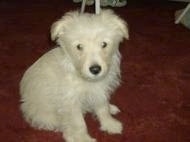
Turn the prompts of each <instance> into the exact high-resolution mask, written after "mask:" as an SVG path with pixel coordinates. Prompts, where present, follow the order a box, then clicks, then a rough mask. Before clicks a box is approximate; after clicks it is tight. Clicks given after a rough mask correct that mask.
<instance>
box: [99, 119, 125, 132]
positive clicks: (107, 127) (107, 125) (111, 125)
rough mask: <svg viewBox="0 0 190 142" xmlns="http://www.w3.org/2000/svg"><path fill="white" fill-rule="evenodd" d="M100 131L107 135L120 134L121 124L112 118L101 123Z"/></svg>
mask: <svg viewBox="0 0 190 142" xmlns="http://www.w3.org/2000/svg"><path fill="white" fill-rule="evenodd" d="M100 129H101V130H102V131H106V132H108V133H109V134H121V133H122V130H123V126H122V123H121V122H119V121H118V120H116V119H114V118H110V119H107V120H105V121H104V123H102V125H101V128H100Z"/></svg>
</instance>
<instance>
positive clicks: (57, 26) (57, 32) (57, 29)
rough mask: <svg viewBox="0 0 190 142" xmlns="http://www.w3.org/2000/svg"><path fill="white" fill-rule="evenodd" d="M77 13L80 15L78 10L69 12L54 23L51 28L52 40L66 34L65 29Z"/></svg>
mask: <svg viewBox="0 0 190 142" xmlns="http://www.w3.org/2000/svg"><path fill="white" fill-rule="evenodd" d="M77 15H79V12H78V11H71V12H68V13H66V14H65V15H64V16H63V17H62V18H61V19H59V20H58V21H56V22H55V23H53V24H52V26H51V30H50V33H51V39H52V41H56V40H57V39H58V38H59V37H60V36H61V35H63V34H64V29H65V28H66V27H67V25H69V23H70V22H71V21H72V20H73V19H74V18H75V17H77Z"/></svg>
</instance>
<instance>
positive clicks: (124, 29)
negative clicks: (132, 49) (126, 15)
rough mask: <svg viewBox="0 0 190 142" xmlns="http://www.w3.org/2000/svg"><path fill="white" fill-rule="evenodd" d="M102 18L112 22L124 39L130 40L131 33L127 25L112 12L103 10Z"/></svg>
mask: <svg viewBox="0 0 190 142" xmlns="http://www.w3.org/2000/svg"><path fill="white" fill-rule="evenodd" d="M101 16H102V18H103V19H106V20H110V21H109V22H111V23H112V24H114V27H115V28H116V29H117V30H119V31H120V34H121V36H122V37H123V38H125V39H129V31H128V25H127V23H126V22H125V21H124V20H123V19H121V18H120V17H119V16H117V15H116V14H115V13H114V12H113V11H112V10H109V9H108V10H102V12H101Z"/></svg>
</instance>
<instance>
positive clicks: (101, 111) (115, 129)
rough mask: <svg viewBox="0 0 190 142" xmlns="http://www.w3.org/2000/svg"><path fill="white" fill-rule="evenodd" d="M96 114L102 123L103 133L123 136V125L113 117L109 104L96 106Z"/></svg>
mask: <svg viewBox="0 0 190 142" xmlns="http://www.w3.org/2000/svg"><path fill="white" fill-rule="evenodd" d="M95 113H96V115H97V117H98V119H99V121H100V125H101V128H100V129H101V130H102V131H107V132H108V133H110V134H121V132H122V129H123V128H122V124H121V122H119V121H118V120H117V119H115V118H113V117H112V116H111V113H110V104H109V102H104V103H102V104H101V105H98V106H96V109H95Z"/></svg>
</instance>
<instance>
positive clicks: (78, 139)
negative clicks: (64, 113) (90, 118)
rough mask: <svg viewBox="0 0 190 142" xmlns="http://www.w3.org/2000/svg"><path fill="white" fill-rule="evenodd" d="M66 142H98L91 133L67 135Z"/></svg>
mask: <svg viewBox="0 0 190 142" xmlns="http://www.w3.org/2000/svg"><path fill="white" fill-rule="evenodd" d="M65 139H66V142H96V139H94V138H91V137H90V136H89V135H78V134H77V135H72V136H69V137H65Z"/></svg>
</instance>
